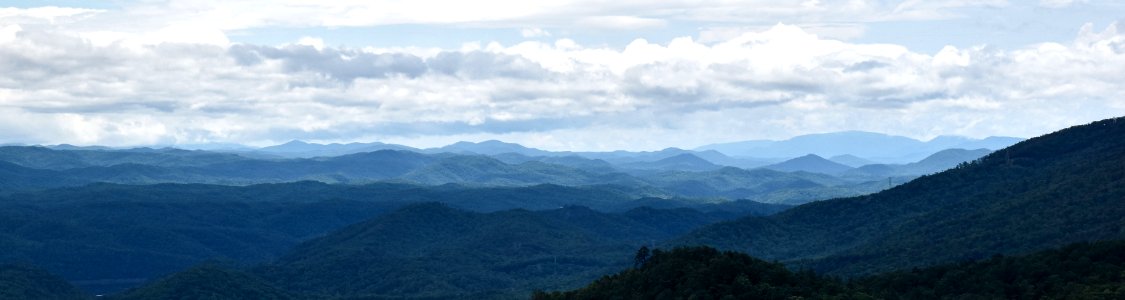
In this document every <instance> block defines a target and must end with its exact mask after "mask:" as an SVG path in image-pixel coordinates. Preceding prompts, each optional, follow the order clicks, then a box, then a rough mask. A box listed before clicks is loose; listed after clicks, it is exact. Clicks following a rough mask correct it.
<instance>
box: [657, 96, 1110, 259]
mask: <svg viewBox="0 0 1125 300" xmlns="http://www.w3.org/2000/svg"><path fill="white" fill-rule="evenodd" d="M1121 137H1125V120H1123V119H1121V118H1118V119H1109V120H1104V121H1099V122H1094V123H1091V124H1088V125H1083V126H1076V127H1072V128H1068V129H1064V130H1061V131H1058V132H1055V133H1051V134H1048V135H1045V136H1041V137H1037V138H1033V139H1029V140H1027V141H1024V142H1021V143H1019V144H1016V145H1013V146H1011V147H1009V148H1006V149H1003V150H1000V151H997V152H993V153H991V154H989V155H987V156H985V157H983V158H981V159H979V160H977V161H974V162H972V163H965V164H962V165H961V166H959V167H957V168H955V169H952V170H948V171H945V172H941V173H938V174H934V175H929V176H923V177H920V178H918V179H916V180H914V181H911V182H909V183H906V184H903V185H900V186H898V187H895V188H892V189H889V190H886V191H882V192H879V193H875V194H872V195H867V196H859V197H853V198H844V199H835V200H828V201H821V202H815V203H810V204H807V205H802V206H800V207H796V208H794V209H791V210H788V211H785V212H782V213H779V214H777V215H773V216H770V217H764V218H762V217H748V218H743V219H740V220H737V221H732V222H725V223H720V224H716V225H713V226H708V227H706V228H703V229H700V230H699V231H696V232H694V233H692V234H690V235H688V236H686V237H684V238H683V239H681V240H679V241H678V243H679V244H705V245H715V246H718V247H720V248H723V249H732V250H738V251H744V252H747V253H749V254H751V255H754V256H758V257H762V258H765V259H777V260H783V261H786V262H789V263H793V264H798V265H803V266H809V267H813V268H815V269H817V270H819V271H823V272H829V273H831V274H848V275H853V274H870V273H874V272H880V271H888V270H892V269H899V268H904V267H911V266H922V265H931V264H936V263H943V262H950V261H957V260H965V259H979V258H983V257H988V256H990V255H993V254H996V253H1001V254H1014V253H1028V252H1031V251H1035V250H1041V249H1046V248H1051V247H1059V246H1062V245H1066V244H1070V243H1074V242H1080V241H1090V240H1103V239H1121V238H1125V231H1121V228H1125V219H1122V218H1121V216H1123V215H1125V205H1122V203H1121V199H1125V167H1122V166H1125V139H1122V138H1121Z"/></svg>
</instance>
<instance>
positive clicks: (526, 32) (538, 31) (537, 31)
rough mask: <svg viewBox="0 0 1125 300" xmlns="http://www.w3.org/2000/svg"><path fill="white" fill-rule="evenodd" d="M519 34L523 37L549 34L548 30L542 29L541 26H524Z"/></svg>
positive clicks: (546, 35)
mask: <svg viewBox="0 0 1125 300" xmlns="http://www.w3.org/2000/svg"><path fill="white" fill-rule="evenodd" d="M520 36H522V37H525V38H538V37H548V36H551V33H550V32H547V31H546V30H543V28H538V27H537V28H524V29H520Z"/></svg>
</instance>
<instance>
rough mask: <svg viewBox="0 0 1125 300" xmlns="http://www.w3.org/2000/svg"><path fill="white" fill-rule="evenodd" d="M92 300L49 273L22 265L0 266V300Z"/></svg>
mask: <svg viewBox="0 0 1125 300" xmlns="http://www.w3.org/2000/svg"><path fill="white" fill-rule="evenodd" d="M90 298H91V297H90V296H88V295H86V294H84V293H82V291H80V290H78V288H76V287H74V286H73V285H70V283H67V282H66V280H63V279H62V278H59V277H58V276H55V275H53V274H51V273H48V272H47V271H44V270H40V269H36V268H32V267H27V266H21V265H0V300H24V299H42V300H74V299H90Z"/></svg>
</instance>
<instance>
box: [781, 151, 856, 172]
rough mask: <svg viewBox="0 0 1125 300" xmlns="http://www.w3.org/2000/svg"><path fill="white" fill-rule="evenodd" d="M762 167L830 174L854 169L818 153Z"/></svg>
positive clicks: (784, 170) (783, 170)
mask: <svg viewBox="0 0 1125 300" xmlns="http://www.w3.org/2000/svg"><path fill="white" fill-rule="evenodd" d="M762 168H765V169H770V170H776V171H782V172H809V173H821V174H829V175H833V174H840V173H843V172H846V171H848V170H851V169H852V167H849V166H846V165H843V164H840V163H837V162H834V161H831V160H827V159H824V158H823V157H820V156H817V155H816V154H809V155H805V156H801V157H797V158H793V159H790V160H786V161H783V162H779V163H776V164H772V165H768V166H765V167H762Z"/></svg>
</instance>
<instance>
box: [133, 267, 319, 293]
mask: <svg viewBox="0 0 1125 300" xmlns="http://www.w3.org/2000/svg"><path fill="white" fill-rule="evenodd" d="M111 299H120V300H132V299H136V300H143V299H182V300H195V299H199V300H203V299H262V300H278V299H297V298H296V297H293V296H292V295H289V294H288V293H286V292H285V291H282V290H281V289H278V288H276V287H274V286H272V285H270V284H269V283H267V282H265V281H264V280H262V279H260V278H258V277H255V276H254V275H251V274H247V273H243V272H239V271H233V270H229V269H225V268H223V267H220V266H216V265H201V266H196V267H193V268H191V269H188V270H186V271H183V272H179V273H176V274H173V275H172V276H169V277H166V278H162V279H160V280H157V281H155V282H151V283H149V284H146V285H145V286H142V287H139V288H136V289H133V290H130V291H127V292H125V293H123V294H121V295H120V296H114V297H112V298H111Z"/></svg>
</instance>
